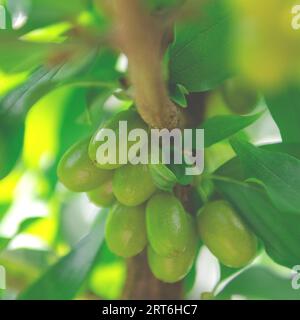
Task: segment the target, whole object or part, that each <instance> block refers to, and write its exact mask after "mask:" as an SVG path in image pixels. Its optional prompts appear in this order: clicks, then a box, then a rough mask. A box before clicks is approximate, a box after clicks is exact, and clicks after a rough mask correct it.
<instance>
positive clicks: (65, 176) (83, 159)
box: [57, 140, 111, 192]
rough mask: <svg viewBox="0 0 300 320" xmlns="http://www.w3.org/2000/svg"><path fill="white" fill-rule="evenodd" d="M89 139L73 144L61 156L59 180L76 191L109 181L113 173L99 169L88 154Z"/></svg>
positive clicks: (93, 187)
mask: <svg viewBox="0 0 300 320" xmlns="http://www.w3.org/2000/svg"><path fill="white" fill-rule="evenodd" d="M88 145H89V140H82V141H80V142H78V143H76V144H75V145H73V146H72V147H71V148H70V149H69V150H67V152H66V153H65V154H64V155H63V157H62V158H61V160H60V162H59V164H58V168H57V175H58V178H59V180H60V181H61V182H62V183H63V184H64V185H65V186H66V187H67V188H68V189H70V190H72V191H75V192H85V191H90V190H93V189H95V188H97V187H98V186H100V185H101V184H102V183H103V182H105V181H107V180H108V179H109V178H110V177H111V174H110V173H109V172H107V171H105V170H101V169H98V168H96V167H95V166H94V164H93V162H92V161H91V160H90V158H89V156H88Z"/></svg>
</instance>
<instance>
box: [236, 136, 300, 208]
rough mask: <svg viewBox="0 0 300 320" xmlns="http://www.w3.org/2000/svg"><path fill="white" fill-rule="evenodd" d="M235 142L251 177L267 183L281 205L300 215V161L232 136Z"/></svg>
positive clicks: (273, 198)
mask: <svg viewBox="0 0 300 320" xmlns="http://www.w3.org/2000/svg"><path fill="white" fill-rule="evenodd" d="M231 145H232V147H233V149H234V150H235V151H236V153H237V155H238V156H239V158H240V159H241V162H242V165H243V166H244V167H245V168H246V170H247V171H248V172H249V173H250V174H251V176H250V177H254V178H257V179H259V180H260V181H261V182H262V183H263V184H264V186H265V189H266V191H267V193H268V195H269V196H270V198H271V199H272V201H273V203H274V204H275V205H276V206H277V208H279V209H280V210H282V211H288V212H294V213H296V214H300V160H298V159H297V158H294V157H292V156H290V155H288V154H285V153H280V152H272V151H266V150H262V149H259V148H257V147H254V146H253V145H251V144H250V143H248V142H246V141H243V140H240V139H232V140H231Z"/></svg>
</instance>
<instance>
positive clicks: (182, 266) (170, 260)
mask: <svg viewBox="0 0 300 320" xmlns="http://www.w3.org/2000/svg"><path fill="white" fill-rule="evenodd" d="M190 218H191V219H190V221H189V223H190V225H191V233H190V234H189V236H188V246H187V248H186V250H185V251H184V252H183V253H181V254H179V255H177V256H176V257H164V256H160V255H158V254H157V253H156V252H155V251H154V250H153V249H152V248H151V246H148V263H149V267H150V269H151V271H152V273H153V274H154V275H155V277H156V278H157V279H159V280H161V281H164V282H168V283H174V282H177V281H180V280H181V279H183V278H184V277H185V276H186V275H187V274H188V273H189V271H190V270H191V267H192V265H193V262H194V259H195V255H196V250H197V236H196V231H195V222H194V221H193V218H192V217H190Z"/></svg>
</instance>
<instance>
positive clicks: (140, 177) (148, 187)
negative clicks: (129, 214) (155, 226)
mask: <svg viewBox="0 0 300 320" xmlns="http://www.w3.org/2000/svg"><path fill="white" fill-rule="evenodd" d="M155 190H156V187H155V184H154V181H153V179H152V176H151V174H150V171H149V169H148V166H147V165H144V164H138V165H132V164H127V165H126V166H123V167H121V168H119V169H117V170H116V172H115V174H114V178H113V192H114V195H115V196H116V198H117V199H118V201H119V202H121V203H122V204H124V205H126V206H138V205H140V204H142V203H144V202H145V201H146V200H148V199H149V198H150V197H151V195H152V194H153V193H154V191H155Z"/></svg>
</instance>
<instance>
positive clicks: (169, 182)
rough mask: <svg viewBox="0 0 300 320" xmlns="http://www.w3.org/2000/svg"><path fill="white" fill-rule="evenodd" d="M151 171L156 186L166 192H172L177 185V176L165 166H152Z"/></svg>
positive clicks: (150, 166)
mask: <svg viewBox="0 0 300 320" xmlns="http://www.w3.org/2000/svg"><path fill="white" fill-rule="evenodd" d="M149 169H150V172H151V175H152V178H153V180H154V183H155V185H156V186H157V187H158V188H159V189H161V190H164V191H172V190H173V187H174V186H175V184H176V183H177V178H176V175H175V174H174V173H173V172H172V171H171V170H170V169H169V168H168V167H167V166H166V165H164V164H150V165H149Z"/></svg>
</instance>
